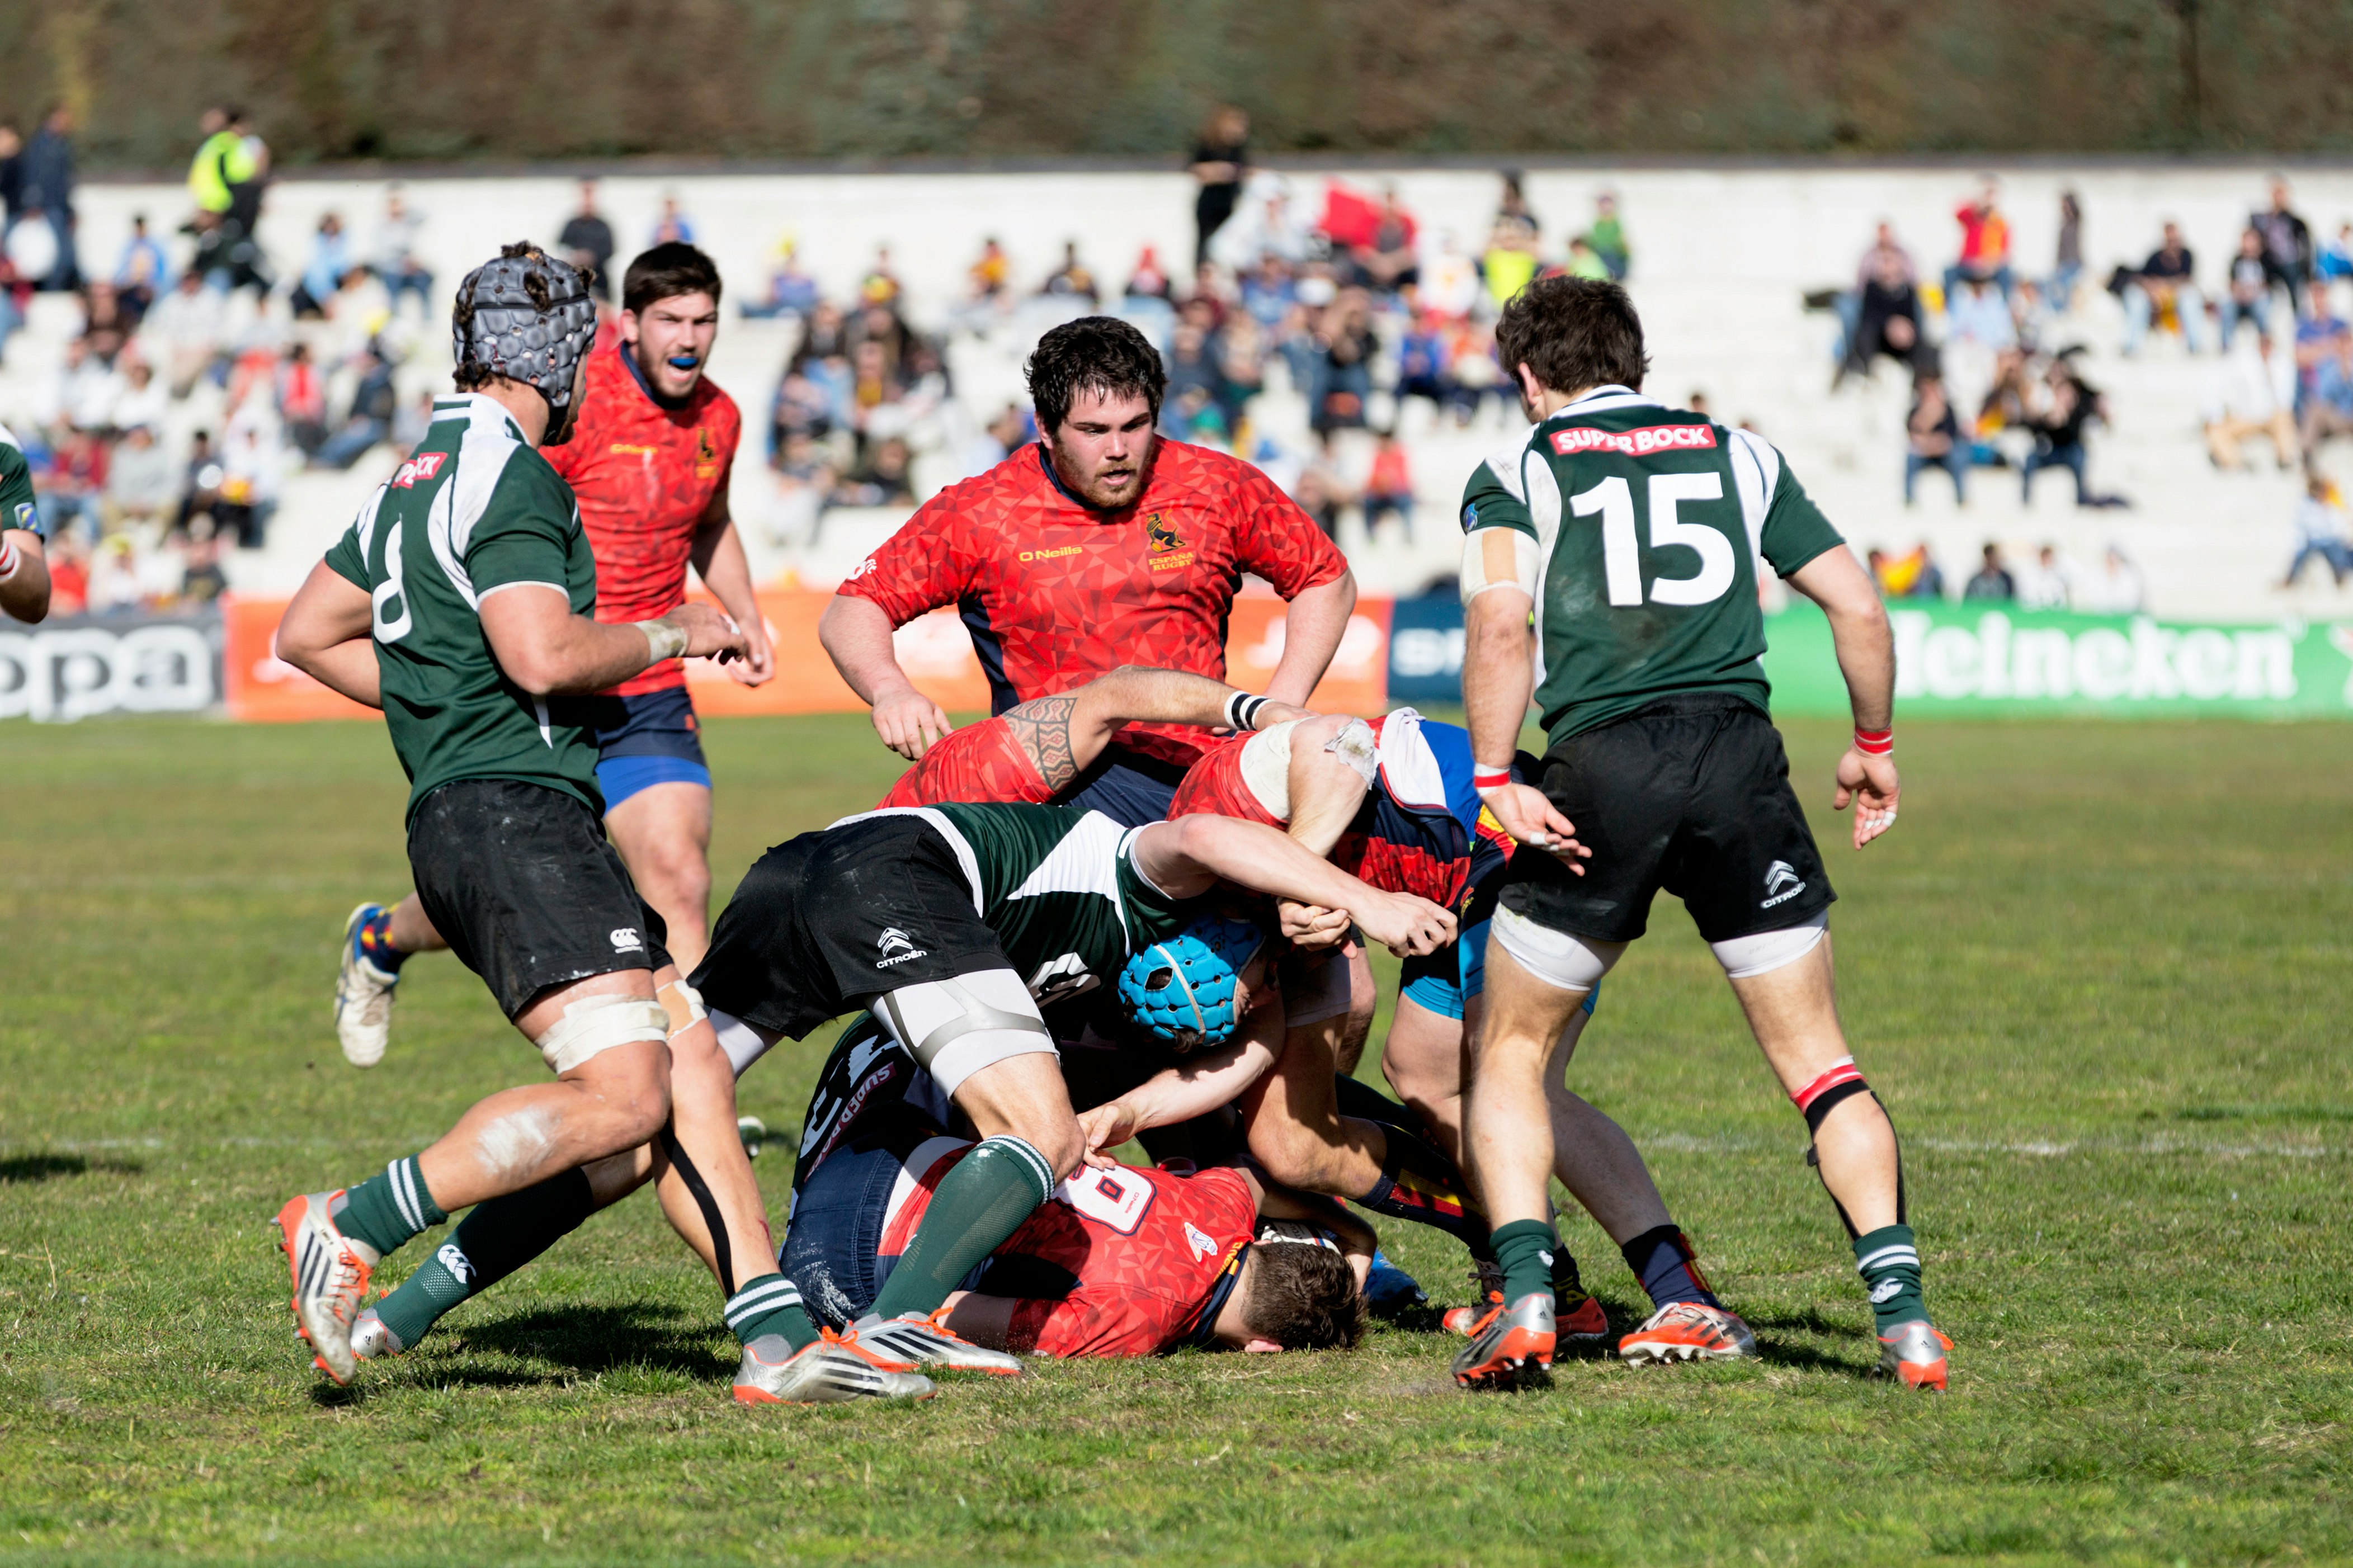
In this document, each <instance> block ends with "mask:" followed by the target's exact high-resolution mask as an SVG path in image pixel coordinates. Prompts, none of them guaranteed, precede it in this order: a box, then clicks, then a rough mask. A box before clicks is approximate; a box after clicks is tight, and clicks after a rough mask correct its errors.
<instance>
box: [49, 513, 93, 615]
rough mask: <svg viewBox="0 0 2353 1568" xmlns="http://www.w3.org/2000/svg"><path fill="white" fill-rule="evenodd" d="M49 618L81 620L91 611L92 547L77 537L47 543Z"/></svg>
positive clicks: (53, 538) (59, 538) (69, 536)
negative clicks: (79, 618) (77, 617)
mask: <svg viewBox="0 0 2353 1568" xmlns="http://www.w3.org/2000/svg"><path fill="white" fill-rule="evenodd" d="M46 553H47V557H48V561H47V564H48V568H49V618H50V619H52V620H55V619H58V617H60V616H79V615H81V614H82V613H83V612H85V611H87V610H88V609H89V608H90V546H89V545H88V544H87V543H85V542H83V541H82V540H81V539H80V538H79V537H78V536H76V535H74V534H70V533H69V534H64V535H60V536H56V537H52V538H51V539H49V540H48V541H47V548H46Z"/></svg>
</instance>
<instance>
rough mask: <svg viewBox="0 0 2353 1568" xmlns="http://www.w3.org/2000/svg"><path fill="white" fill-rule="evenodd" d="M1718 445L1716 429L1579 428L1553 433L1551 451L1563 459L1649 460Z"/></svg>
mask: <svg viewBox="0 0 2353 1568" xmlns="http://www.w3.org/2000/svg"><path fill="white" fill-rule="evenodd" d="M1713 446H1715V426H1713V425H1645V426H1642V427H1641V429H1640V430H1596V429H1595V428H1593V426H1590V425H1579V426H1574V427H1572V428H1570V429H1567V430H1556V431H1554V432H1553V433H1552V449H1553V450H1554V451H1556V452H1557V453H1559V454H1560V455H1561V456H1562V457H1564V458H1568V457H1574V456H1576V455H1577V453H1579V452H1616V453H1617V454H1619V455H1620V457H1626V458H1647V457H1649V456H1650V455H1651V453H1653V452H1681V451H1690V450H1693V449H1694V448H1697V447H1713Z"/></svg>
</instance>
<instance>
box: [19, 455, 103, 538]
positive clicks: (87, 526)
mask: <svg viewBox="0 0 2353 1568" xmlns="http://www.w3.org/2000/svg"><path fill="white" fill-rule="evenodd" d="M26 456H27V457H28V458H29V457H30V456H31V454H30V453H27V454H26ZM105 493H106V444H105V443H104V442H103V441H100V439H99V438H98V436H97V433H96V432H95V431H91V430H76V429H71V428H68V429H65V430H62V431H60V432H58V437H57V439H56V440H55V441H54V442H52V443H51V444H50V447H49V460H48V466H47V469H46V470H44V471H43V473H42V475H41V479H40V483H38V484H37V485H36V486H34V487H33V500H34V503H35V504H36V505H37V507H38V508H39V509H40V513H41V531H42V533H43V534H45V535H47V537H48V538H51V539H55V538H57V537H58V536H59V535H60V534H62V533H64V532H65V531H67V529H68V527H69V525H70V526H71V527H73V528H74V529H75V530H76V531H79V533H80V534H81V535H82V538H83V541H84V542H90V541H92V540H95V539H96V538H97V537H98V535H99V531H100V523H101V522H102V521H104V520H103V519H102V517H101V516H100V510H99V501H100V498H101V497H103V496H104V495H105Z"/></svg>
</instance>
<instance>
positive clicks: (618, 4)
mask: <svg viewBox="0 0 2353 1568" xmlns="http://www.w3.org/2000/svg"><path fill="white" fill-rule="evenodd" d="M0 60H5V62H7V69H6V70H5V72H0V112H5V113H10V114H13V115H14V116H15V117H16V119H17V121H18V122H19V123H20V124H23V123H25V122H26V121H29V120H30V119H31V118H32V117H34V116H36V115H37V114H39V113H40V112H41V111H42V110H44V109H45V108H46V107H47V106H48V105H49V104H50V103H52V102H57V101H63V102H65V103H68V104H69V105H70V106H72V107H73V108H74V109H75V110H76V111H77V114H78V117H79V122H80V123H79V132H78V136H77V140H78V142H79V148H80V153H81V158H82V161H83V163H84V165H85V166H86V167H90V168H105V167H115V168H144V169H156V170H164V169H171V168H174V166H176V165H177V164H179V163H181V162H183V161H184V160H185V158H186V157H187V156H188V154H189V153H190V152H191V151H192V149H193V147H194V143H195V133H194V131H193V129H192V127H193V124H194V121H195V116H196V114H197V112H198V110H200V109H201V108H202V107H203V106H204V105H206V103H210V102H216V101H224V100H226V101H233V102H241V103H243V104H245V105H246V106H248V108H249V109H251V110H253V112H254V115H255V120H256V123H257V126H258V128H259V130H260V132H262V134H263V135H264V136H265V137H266V138H267V139H268V141H269V143H270V144H271V146H272V148H273V149H274V151H275V153H276V156H277V158H278V160H279V163H280V166H286V165H291V164H300V163H322V162H334V161H340V160H350V159H366V158H385V159H399V160H422V161H441V160H456V159H467V158H496V159H500V160H550V159H564V158H584V159H586V158H605V157H616V156H628V155H641V154H672V155H683V156H715V157H729V158H806V159H839V158H860V157H876V158H888V157H909V156H931V157H941V156H945V157H976V158H987V157H1049V158H1050V157H1057V156H1079V155H1098V156H1099V155H1114V156H1145V157H1159V156H1174V155H1176V154H1179V153H1182V152H1183V151H1184V150H1185V149H1186V148H1187V146H1188V145H1189V142H1190V138H1191V136H1192V134H1193V132H1194V131H1195V129H1196V128H1197V127H1198V124H1199V123H1200V121H1201V120H1202V118H1203V116H1204V115H1205V114H1206V112H1207V111H1208V110H1209V109H1210V108H1211V107H1212V106H1213V105H1215V104H1216V103H1218V102H1220V101H1224V100H1231V101H1234V102H1237V103H1240V104H1241V105H1242V106H1243V107H1245V108H1247V109H1248V110H1250V112H1251V114H1252V116H1253V117H1254V119H1255V121H1256V126H1255V131H1254V134H1253V144H1254V146H1255V147H1256V148H1257V149H1259V150H1260V151H1261V152H1262V153H1282V152H1286V151H1288V152H1305V153H1404V154H1412V153H1530V154H1542V153H1654V154H1670V155H1672V154H1679V153H1680V154H1714V153H1790V154H1812V153H1976V152H1984V153H2039V152H2061V153H2199V152H2214V153H2230V152H2241V151H2247V152H2277V153H2331V152H2342V151H2348V150H2353V73H2348V62H2353V3H2348V0H1968V3H1965V4H1948V5H1921V4H1918V3H1916V0H1778V3H1773V0H1712V3H1696V0H1616V3H1613V4H1597V3H1590V0H1580V3H1568V0H571V3H568V4H562V5H497V4H484V3H483V0H403V4H401V5H387V4H384V3H382V0H174V3H173V4H172V5H155V4H153V0H38V3H37V4H20V5H9V6H0Z"/></svg>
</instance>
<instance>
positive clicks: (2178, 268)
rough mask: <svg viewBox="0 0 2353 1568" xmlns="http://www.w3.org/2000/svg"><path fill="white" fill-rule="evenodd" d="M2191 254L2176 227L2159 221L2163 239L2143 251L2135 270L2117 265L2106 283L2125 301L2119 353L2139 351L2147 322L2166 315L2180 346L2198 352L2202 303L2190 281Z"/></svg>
mask: <svg viewBox="0 0 2353 1568" xmlns="http://www.w3.org/2000/svg"><path fill="white" fill-rule="evenodd" d="M2196 273H2197V258H2196V257H2195V256H2193V255H2192V254H2191V253H2190V249H2189V247H2188V246H2186V245H2184V244H2182V243H2181V226H2180V225H2179V224H2178V223H2168V224H2167V225H2166V226H2165V239H2164V243H2163V244H2161V245H2159V246H2158V247H2157V248H2156V249H2155V250H2152V251H2150V252H2149V253H2148V259H2147V261H2144V262H2142V263H2141V265H2140V270H2139V271H2137V272H2131V271H2127V270H2126V269H2125V268H2117V271H2116V278H2115V279H2113V280H2112V281H2111V283H2110V285H2109V287H2110V288H2112V289H2115V290H2116V292H2117V293H2118V294H2119V295H2121V296H2122V297H2123V300H2124V302H2125V347H2124V352H2125V357H2126V358H2127V359H2129V358H2131V357H2132V356H2133V355H2134V354H2137V353H2140V345H2141V342H2142V340H2143V339H2145V338H2147V336H2148V329H2149V327H2150V325H2151V324H2152V323H2153V322H2158V321H2163V320H2164V319H2165V318H2166V317H2167V316H2168V315H2170V316H2171V317H2172V319H2173V321H2174V322H2175V324H2176V325H2177V326H2178V327H2179V329H2180V331H2181V346H2182V347H2183V348H2186V349H2188V350H2189V352H2190V353H2198V352H2199V342H2200V335H2201V327H2202V323H2203V320H2204V316H2205V310H2206V303H2205V300H2204V299H2203V297H2201V296H2200V294H2199V292H2198V284H2197V281H2196Z"/></svg>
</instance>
